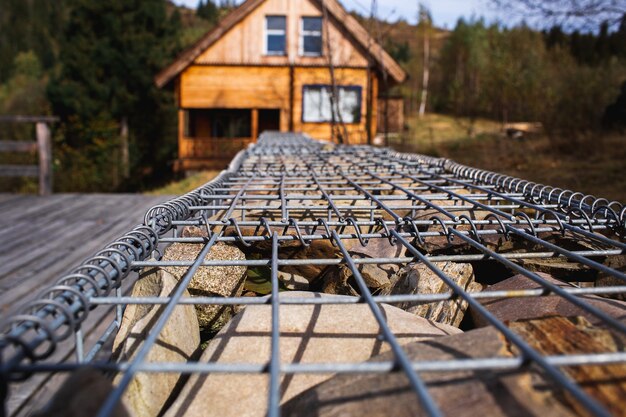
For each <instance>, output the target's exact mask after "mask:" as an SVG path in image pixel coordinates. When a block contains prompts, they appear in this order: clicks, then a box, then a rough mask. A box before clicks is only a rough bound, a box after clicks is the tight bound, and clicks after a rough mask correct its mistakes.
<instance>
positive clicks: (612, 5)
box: [490, 0, 626, 27]
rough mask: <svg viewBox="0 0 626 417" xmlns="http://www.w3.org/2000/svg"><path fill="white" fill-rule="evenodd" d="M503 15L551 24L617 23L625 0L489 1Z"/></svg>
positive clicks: (623, 12)
mask: <svg viewBox="0 0 626 417" xmlns="http://www.w3.org/2000/svg"><path fill="white" fill-rule="evenodd" d="M490 1H491V3H492V4H494V5H495V6H496V7H497V8H499V9H501V10H503V11H505V12H506V13H507V15H510V14H511V13H517V14H518V15H520V16H533V17H536V18H541V19H548V20H550V21H551V22H552V23H565V24H567V25H571V26H589V25H591V26H593V27H597V25H598V24H599V23H600V22H602V21H604V20H607V21H609V22H611V23H612V24H618V23H619V21H620V19H621V18H622V16H623V15H624V14H625V13H626V0H490Z"/></svg>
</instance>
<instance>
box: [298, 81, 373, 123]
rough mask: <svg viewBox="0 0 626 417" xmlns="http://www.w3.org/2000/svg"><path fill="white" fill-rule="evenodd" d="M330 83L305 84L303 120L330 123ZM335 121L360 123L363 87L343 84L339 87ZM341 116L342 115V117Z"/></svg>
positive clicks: (303, 89) (303, 90)
mask: <svg viewBox="0 0 626 417" xmlns="http://www.w3.org/2000/svg"><path fill="white" fill-rule="evenodd" d="M331 92H332V86H330V85H305V86H304V87H303V88H302V121H303V122H305V123H328V122H331V121H332V113H331V108H332V106H331ZM335 107H336V111H335V121H336V122H340V121H343V122H344V123H360V121H361V87H359V86H355V85H342V86H338V87H337V103H336V106H335ZM340 116H341V117H340Z"/></svg>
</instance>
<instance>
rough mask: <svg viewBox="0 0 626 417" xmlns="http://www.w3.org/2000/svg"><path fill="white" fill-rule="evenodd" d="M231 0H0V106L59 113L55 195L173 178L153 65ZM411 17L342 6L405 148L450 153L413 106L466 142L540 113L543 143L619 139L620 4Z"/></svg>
mask: <svg viewBox="0 0 626 417" xmlns="http://www.w3.org/2000/svg"><path fill="white" fill-rule="evenodd" d="M232 7H233V5H232V3H231V2H230V1H223V2H222V3H220V4H215V3H213V2H212V1H211V0H201V1H199V4H198V7H197V8H196V9H195V10H192V9H187V8H184V7H180V6H176V5H174V4H172V3H171V2H169V1H166V0H107V1H106V2H104V1H102V2H101V1H92V0H55V1H49V0H0V114H2V115H8V114H26V115H55V116H58V117H59V118H60V122H59V123H57V124H55V125H54V126H53V152H54V154H53V155H54V156H53V169H54V189H55V192H111V191H124V192H135V191H143V190H146V189H150V188H153V187H155V186H158V185H160V184H163V183H165V182H168V181H170V180H171V179H172V176H173V173H172V161H173V160H174V159H175V158H176V126H177V119H176V108H175V105H174V100H173V94H172V92H171V91H168V90H159V89H157V88H156V86H155V85H154V82H153V78H154V75H155V74H156V73H157V72H158V71H159V70H160V69H162V68H163V67H164V66H165V65H167V64H168V63H169V62H170V61H171V60H172V59H173V58H174V57H175V56H176V55H177V54H178V53H180V52H181V51H182V50H183V49H184V48H185V47H187V46H189V45H190V44H192V43H193V42H194V41H195V40H196V39H198V37H200V36H201V35H202V34H204V33H205V32H206V31H207V30H209V29H210V28H211V27H213V26H214V25H215V24H216V22H217V21H218V20H219V19H220V18H221V17H223V16H224V14H226V13H227V12H228V11H229V10H230V9H231V8H232ZM416 14H417V15H418V22H417V24H411V23H409V22H407V21H406V20H402V19H400V20H398V21H394V22H387V21H381V20H378V19H375V18H372V17H367V16H362V15H358V14H355V17H357V19H359V20H360V21H361V22H362V23H363V25H364V26H365V27H366V28H367V29H368V30H370V32H371V33H372V34H374V35H375V37H376V38H377V39H379V41H380V42H381V43H383V44H384V45H385V47H386V49H387V50H388V51H389V52H390V53H391V55H392V56H394V58H396V60H398V62H400V64H401V65H402V66H403V67H404V68H405V69H406V70H407V72H408V73H409V74H410V78H409V81H408V82H406V83H405V84H403V85H402V86H398V87H394V88H393V89H391V90H389V91H388V92H387V93H388V94H389V95H394V96H398V95H400V96H402V97H403V98H404V99H405V103H406V110H407V114H408V118H407V129H406V131H405V132H404V133H403V137H402V138H401V141H400V142H401V144H402V145H404V146H405V147H406V145H407V143H408V144H409V145H411V144H414V145H416V146H413V147H411V146H409V148H411V150H417V151H427V152H429V153H433V154H437V153H439V154H443V155H442V156H449V155H448V153H450V152H448V153H446V148H445V147H443V148H441V149H434V148H433V146H432V143H431V144H430V145H428V148H427V149H425V148H424V146H421V143H418V142H416V140H417V139H416V138H419V136H420V131H423V130H428V129H430V130H431V133H430V135H431V136H432V135H437V132H435V133H432V127H431V126H426V125H424V124H420V122H419V120H420V117H419V116H418V113H419V109H420V105H422V106H423V107H425V109H426V112H427V113H431V114H433V113H434V114H437V115H444V116H445V117H446V118H447V119H446V120H454V121H455V123H458V126H459V127H460V128H461V129H462V130H463V132H464V136H467V138H461V139H463V140H465V142H467V143H468V144H474V142H472V140H473V139H475V138H476V137H477V136H480V126H481V123H482V125H484V123H485V122H484V121H485V120H486V121H489V122H492V123H494V124H498V125H504V124H506V123H512V122H534V123H541V125H542V127H543V128H542V130H543V135H544V138H545V139H546V143H548V144H549V147H550V149H551V150H552V151H555V152H560V153H567V152H570V151H571V148H578V149H583V150H585V149H588V148H593V147H597V144H598V143H604V141H603V139H602V138H606V137H610V138H613V139H611V140H610V141H609V142H608V143H610V146H618V147H620V149H621V151H623V148H626V147H624V146H623V141H624V130H625V129H626V14H624V15H619V16H617V18H615V16H613V18H607V19H604V18H602V19H600V18H597V19H595V20H593V19H592V20H590V21H587V22H585V24H584V25H569V24H567V23H562V22H556V21H555V22H556V23H554V22H553V24H550V25H547V24H546V26H545V27H541V28H538V27H537V25H536V24H533V25H532V26H531V25H528V24H526V23H524V21H523V20H518V22H519V23H516V24H515V25H510V24H509V25H507V24H498V23H489V24H488V23H486V22H485V21H484V20H482V19H481V18H472V19H470V20H463V19H461V20H459V21H458V23H457V24H456V27H455V28H454V29H452V30H443V29H440V28H436V27H434V26H433V25H432V19H431V18H430V14H429V12H428V10H427V9H426V8H424V7H423V6H422V7H418V5H417V3H416ZM426 49H427V50H428V53H427V54H425V52H426V51H425V50H426ZM425 68H427V69H428V70H429V71H428V72H429V77H428V81H427V83H426V80H425V78H424V70H425ZM424 87H428V88H427V93H428V94H427V95H425V94H424V90H425V88H424ZM424 97H425V100H424ZM437 120H440V119H437ZM124 130H126V131H128V132H129V134H128V139H127V140H124V139H123V138H122V136H123V135H121V132H122V131H124ZM1 131H2V132H3V139H11V140H33V138H34V133H33V131H32V126H25V125H10V124H3V126H1ZM4 136H6V137H4ZM615 138H617V139H615ZM491 139H493V140H498V141H503V140H506V139H503V138H502V137H500V136H498V137H497V138H496V137H493V138H491ZM431 142H434V141H432V140H431ZM126 143H128V145H126ZM489 143H491V142H489ZM417 145H419V146H417ZM125 146H128V148H129V155H130V159H129V160H128V162H127V163H126V162H125V161H124V158H122V154H123V153H124V152H123V149H122V148H123V147H125ZM455 146H456V147H457V148H459V146H461V148H462V149H465V147H463V146H462V145H455ZM489 146H492V145H489ZM505 146H509V145H505ZM515 146H518V145H515ZM518 147H519V146H518ZM414 148H415V149H414ZM474 148H475V149H481V148H480V147H474ZM522 148H523V146H522ZM620 149H617V152H618V153H619V152H621V151H620ZM448 150H449V149H448ZM453 150H454V149H453ZM463 153H464V154H466V152H465V151H464V152H463ZM451 155H452V156H455V155H454V152H451ZM20 158H23V159H25V160H26V159H28V158H33V156H32V155H6V154H5V155H2V156H1V157H0V163H7V159H8V160H10V161H11V163H15V161H17V160H19V159H20ZM18 162H19V161H18ZM487 168H493V167H492V166H488V167H487ZM495 168H498V166H497V165H496V166H495ZM623 168H624V166H623V164H622V165H621V167H620V166H618V167H617V170H619V171H620V172H621V173H623ZM561 169H566V167H561ZM505 170H506V169H505ZM620 175H621V174H620ZM622 177H623V175H622ZM557 185H558V184H557ZM624 185H626V184H624ZM617 186H621V185H620V184H617ZM35 189H36V184H35V183H34V182H33V181H32V180H29V179H6V178H3V179H0V192H1V191H22V192H24V191H26V192H28V191H32V190H35ZM617 194H618V195H619V193H617Z"/></svg>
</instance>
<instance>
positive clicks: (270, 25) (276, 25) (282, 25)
mask: <svg viewBox="0 0 626 417" xmlns="http://www.w3.org/2000/svg"><path fill="white" fill-rule="evenodd" d="M265 19H267V29H268V30H285V29H286V28H287V18H286V17H285V16H266V18H265Z"/></svg>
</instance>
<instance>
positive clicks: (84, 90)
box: [48, 0, 178, 188]
mask: <svg viewBox="0 0 626 417" xmlns="http://www.w3.org/2000/svg"><path fill="white" fill-rule="evenodd" d="M177 27H178V26H177V24H176V22H172V20H171V19H170V18H168V16H167V14H166V9H165V2H164V1H162V0H109V1H106V2H94V1H91V0H73V7H72V11H71V14H70V16H69V19H68V22H67V24H66V26H65V28H64V41H63V43H62V50H61V54H60V63H61V70H60V71H59V72H58V73H57V74H55V75H54V76H53V77H52V79H51V82H50V84H49V86H48V97H49V99H50V101H51V103H52V105H53V110H54V113H55V114H56V115H59V116H60V117H61V118H62V121H63V124H62V131H63V134H64V137H63V142H65V144H67V145H68V146H70V147H73V148H74V149H80V148H81V147H90V146H94V145H95V144H102V143H107V144H110V143H113V142H116V141H119V137H120V135H119V132H120V130H121V128H122V127H123V126H124V122H125V121H127V123H128V128H129V133H130V147H131V150H132V151H133V152H132V158H131V165H132V168H133V169H132V171H134V172H146V171H148V170H149V169H150V168H151V167H153V166H155V165H156V166H159V165H161V166H163V165H164V163H165V160H166V159H168V158H169V157H171V154H169V152H171V151H172V148H173V146H172V145H168V143H167V140H166V139H167V138H168V136H169V137H170V138H172V137H174V135H173V132H172V131H171V130H170V128H169V126H175V123H173V122H172V120H173V119H174V117H175V112H174V109H173V100H172V98H171V94H169V93H166V92H164V91H161V90H159V89H157V88H156V86H155V85H154V82H153V77H154V74H156V73H157V72H158V71H159V70H160V69H161V68H163V66H164V65H165V64H166V63H167V62H168V61H169V60H170V59H171V58H172V57H173V55H174V53H175V51H177V49H178V45H177V33H176V28H177ZM103 149H104V148H103ZM103 151H104V150H103ZM96 153H97V152H96ZM119 153H120V154H123V153H124V149H122V150H121V152H119ZM98 157H100V155H98ZM103 163H104V162H103ZM107 163H110V161H109V162H107ZM109 169H110V168H109ZM157 172H158V171H157ZM139 177H140V176H138V175H137V176H134V178H139ZM114 182H115V181H114ZM135 185H136V184H135ZM103 187H104V188H106V185H103Z"/></svg>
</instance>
